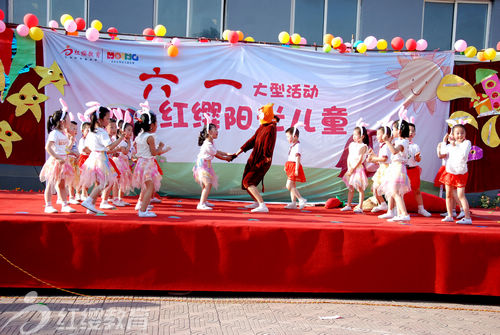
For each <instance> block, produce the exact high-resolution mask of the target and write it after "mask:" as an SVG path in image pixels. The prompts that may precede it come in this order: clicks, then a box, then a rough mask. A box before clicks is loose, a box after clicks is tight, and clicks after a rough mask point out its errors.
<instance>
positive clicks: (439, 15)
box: [423, 2, 454, 50]
mask: <svg viewBox="0 0 500 335" xmlns="http://www.w3.org/2000/svg"><path fill="white" fill-rule="evenodd" d="M453 7H454V5H453V4H452V3H440V2H426V3H425V11H424V34H423V38H424V39H425V40H427V44H428V47H427V49H428V50H436V49H441V50H449V49H450V48H451V40H452V38H453Z"/></svg>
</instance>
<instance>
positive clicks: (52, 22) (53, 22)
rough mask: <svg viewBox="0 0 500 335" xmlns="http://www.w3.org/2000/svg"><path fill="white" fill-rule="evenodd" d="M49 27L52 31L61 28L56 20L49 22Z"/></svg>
mask: <svg viewBox="0 0 500 335" xmlns="http://www.w3.org/2000/svg"><path fill="white" fill-rule="evenodd" d="M49 27H50V28H52V29H56V28H59V23H57V21H56V20H50V21H49Z"/></svg>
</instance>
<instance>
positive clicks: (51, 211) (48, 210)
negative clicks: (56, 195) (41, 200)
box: [44, 205, 57, 214]
mask: <svg viewBox="0 0 500 335" xmlns="http://www.w3.org/2000/svg"><path fill="white" fill-rule="evenodd" d="M44 212H45V213H48V214H54V213H57V209H55V208H54V207H52V205H49V206H45V209H44Z"/></svg>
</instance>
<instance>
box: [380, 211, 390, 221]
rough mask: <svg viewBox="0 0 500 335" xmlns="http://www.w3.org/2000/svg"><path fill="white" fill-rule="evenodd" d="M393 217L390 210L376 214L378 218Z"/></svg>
mask: <svg viewBox="0 0 500 335" xmlns="http://www.w3.org/2000/svg"><path fill="white" fill-rule="evenodd" d="M393 217H394V213H392V211H388V212H387V213H385V214H382V215H379V216H378V218H379V219H392V218H393Z"/></svg>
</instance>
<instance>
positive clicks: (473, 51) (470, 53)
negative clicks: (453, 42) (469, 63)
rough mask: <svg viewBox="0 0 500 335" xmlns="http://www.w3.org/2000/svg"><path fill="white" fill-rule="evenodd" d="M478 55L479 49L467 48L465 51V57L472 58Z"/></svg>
mask: <svg viewBox="0 0 500 335" xmlns="http://www.w3.org/2000/svg"><path fill="white" fill-rule="evenodd" d="M476 54H477V49H476V48H475V47H473V46H470V47H467V49H465V51H464V55H465V57H469V58H472V57H474V56H475V55H476Z"/></svg>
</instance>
